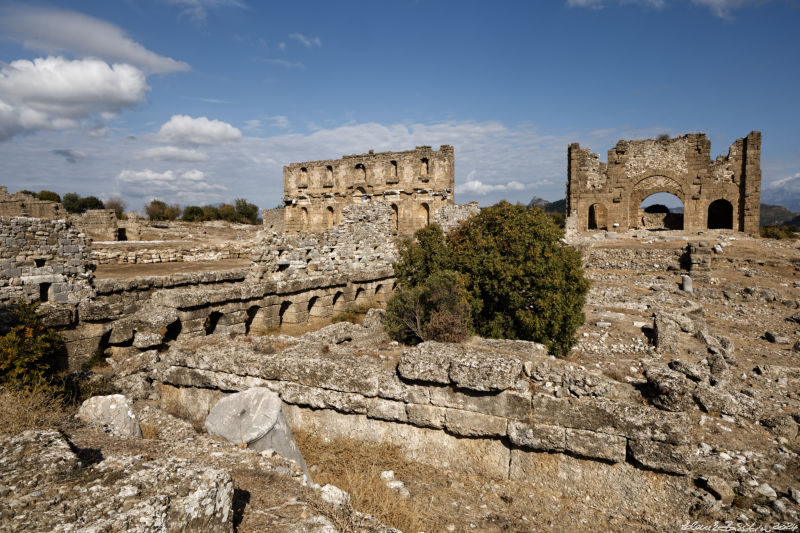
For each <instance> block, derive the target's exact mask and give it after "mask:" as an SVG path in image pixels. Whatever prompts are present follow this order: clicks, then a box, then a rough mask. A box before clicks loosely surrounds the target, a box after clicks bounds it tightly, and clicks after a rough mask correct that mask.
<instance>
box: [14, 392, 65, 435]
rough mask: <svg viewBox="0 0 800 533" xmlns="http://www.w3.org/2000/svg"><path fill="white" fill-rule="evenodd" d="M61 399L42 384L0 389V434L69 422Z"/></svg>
mask: <svg viewBox="0 0 800 533" xmlns="http://www.w3.org/2000/svg"><path fill="white" fill-rule="evenodd" d="M67 418H68V415H67V413H66V412H65V411H64V408H63V406H62V403H61V399H60V398H59V397H58V396H56V395H55V394H54V393H53V392H52V391H50V390H48V389H47V388H45V387H43V386H41V385H34V386H33V387H32V388H30V389H26V388H4V389H2V390H0V435H16V434H18V433H21V432H23V431H25V430H28V429H52V428H55V427H58V426H59V425H61V424H63V423H64V422H66V420H67Z"/></svg>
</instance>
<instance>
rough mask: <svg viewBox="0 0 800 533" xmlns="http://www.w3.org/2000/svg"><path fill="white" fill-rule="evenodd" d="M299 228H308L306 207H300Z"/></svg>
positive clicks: (304, 229)
mask: <svg viewBox="0 0 800 533" xmlns="http://www.w3.org/2000/svg"><path fill="white" fill-rule="evenodd" d="M300 230H301V231H306V230H308V209H306V208H305V207H301V208H300Z"/></svg>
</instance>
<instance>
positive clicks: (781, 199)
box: [762, 172, 800, 211]
mask: <svg viewBox="0 0 800 533" xmlns="http://www.w3.org/2000/svg"><path fill="white" fill-rule="evenodd" d="M762 191H763V192H762V199H763V201H764V202H766V203H773V204H777V205H782V206H785V207H787V208H789V209H790V210H792V211H800V172H797V173H796V174H795V175H794V176H789V177H786V178H780V179H777V180H774V181H772V182H770V183H767V184H765V185H764V187H763V190H762Z"/></svg>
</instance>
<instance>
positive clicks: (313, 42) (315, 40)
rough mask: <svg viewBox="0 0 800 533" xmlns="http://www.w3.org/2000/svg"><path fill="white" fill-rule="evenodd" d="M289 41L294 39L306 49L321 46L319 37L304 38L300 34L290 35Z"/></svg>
mask: <svg viewBox="0 0 800 533" xmlns="http://www.w3.org/2000/svg"><path fill="white" fill-rule="evenodd" d="M289 38H290V39H294V40H295V41H297V42H298V43H300V44H302V45H303V46H305V47H306V48H313V47H314V46H322V41H321V40H320V38H319V37H306V36H305V35H303V34H302V33H290V34H289Z"/></svg>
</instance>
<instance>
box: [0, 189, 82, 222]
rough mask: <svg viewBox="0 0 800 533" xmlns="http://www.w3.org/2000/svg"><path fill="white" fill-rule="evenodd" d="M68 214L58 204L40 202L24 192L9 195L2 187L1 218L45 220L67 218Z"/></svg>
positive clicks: (0, 195)
mask: <svg viewBox="0 0 800 533" xmlns="http://www.w3.org/2000/svg"><path fill="white" fill-rule="evenodd" d="M66 216H67V212H66V211H65V210H64V207H63V206H62V205H61V204H60V203H58V202H50V201H48V200H39V199H38V198H34V197H33V196H31V195H29V194H25V193H22V192H15V193H14V194H9V193H8V187H5V186H0V217H34V218H44V219H58V218H65V217H66Z"/></svg>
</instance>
